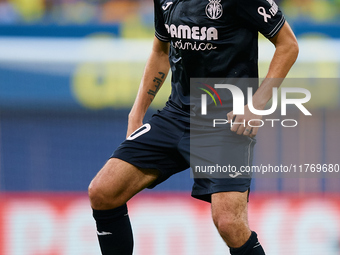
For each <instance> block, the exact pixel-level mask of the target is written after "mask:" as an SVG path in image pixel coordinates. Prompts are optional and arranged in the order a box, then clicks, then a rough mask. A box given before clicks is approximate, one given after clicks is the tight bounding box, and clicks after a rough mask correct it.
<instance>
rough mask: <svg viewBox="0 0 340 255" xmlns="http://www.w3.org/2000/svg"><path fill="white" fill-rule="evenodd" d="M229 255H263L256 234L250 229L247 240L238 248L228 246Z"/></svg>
mask: <svg viewBox="0 0 340 255" xmlns="http://www.w3.org/2000/svg"><path fill="white" fill-rule="evenodd" d="M230 254H231V255H265V253H264V250H263V248H262V246H261V244H260V243H259V241H258V240H257V234H256V233H255V232H254V231H252V232H251V235H250V237H249V239H248V241H247V242H246V243H245V244H244V245H242V246H241V247H240V248H230Z"/></svg>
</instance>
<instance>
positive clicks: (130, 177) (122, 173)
mask: <svg viewBox="0 0 340 255" xmlns="http://www.w3.org/2000/svg"><path fill="white" fill-rule="evenodd" d="M158 175H159V173H158V171H157V170H155V169H138V168H137V167H135V166H133V165H131V164H129V163H127V162H125V161H122V160H120V159H117V158H111V159H110V160H108V161H107V163H106V164H105V165H104V167H103V168H102V169H101V170H100V171H99V172H98V174H97V175H96V177H94V179H93V180H92V182H91V184H90V186H89V197H90V201H91V206H92V208H93V209H95V210H109V209H114V208H117V207H119V206H121V205H123V204H125V203H126V202H127V201H128V200H129V199H130V198H131V197H133V196H134V195H135V194H137V193H138V192H139V191H141V190H143V189H145V188H146V187H148V186H149V185H150V184H151V183H152V182H154V181H155V180H156V179H157V177H158Z"/></svg>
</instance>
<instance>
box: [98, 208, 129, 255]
mask: <svg viewBox="0 0 340 255" xmlns="http://www.w3.org/2000/svg"><path fill="white" fill-rule="evenodd" d="M93 218H94V219H95V220H96V224H97V236H98V240H99V244H100V249H101V251H102V254H103V255H131V254H132V250H133V236H132V229H131V224H130V219H129V216H128V213H127V206H126V204H124V205H122V206H120V207H117V208H115V209H112V210H93Z"/></svg>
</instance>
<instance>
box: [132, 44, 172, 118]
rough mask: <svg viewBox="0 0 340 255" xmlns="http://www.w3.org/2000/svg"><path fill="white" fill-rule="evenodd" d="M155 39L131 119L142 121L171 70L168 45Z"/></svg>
mask: <svg viewBox="0 0 340 255" xmlns="http://www.w3.org/2000/svg"><path fill="white" fill-rule="evenodd" d="M157 40H158V39H155V41H154V45H153V48H152V52H151V54H150V57H149V59H148V61H147V64H146V67H145V70H144V74H143V77H142V80H141V83H140V86H139V90H138V94H137V97H136V99H135V102H134V104H133V107H132V109H131V111H130V114H129V120H132V119H133V120H135V121H140V122H141V121H142V120H143V118H144V115H145V113H146V111H147V109H148V108H149V106H150V104H151V102H152V101H153V99H154V98H155V96H156V94H157V92H158V91H159V89H160V88H161V86H162V85H163V83H164V81H165V79H166V77H167V74H168V72H169V68H170V64H169V58H168V50H169V49H168V45H167V44H165V43H161V42H159V41H157Z"/></svg>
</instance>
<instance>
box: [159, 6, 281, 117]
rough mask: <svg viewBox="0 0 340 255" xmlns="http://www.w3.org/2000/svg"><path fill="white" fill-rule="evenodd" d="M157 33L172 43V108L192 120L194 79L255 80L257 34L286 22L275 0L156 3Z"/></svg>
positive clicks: (273, 30)
mask: <svg viewBox="0 0 340 255" xmlns="http://www.w3.org/2000/svg"><path fill="white" fill-rule="evenodd" d="M154 5H155V35H156V37H157V38H158V39H159V40H161V41H165V42H170V45H171V47H170V53H169V61H170V65H171V71H172V78H171V85H172V92H171V95H170V98H169V101H168V102H167V107H166V108H168V110H170V111H174V112H176V113H180V114H181V115H183V117H185V116H186V117H188V116H189V112H190V99H189V93H190V78H202V77H203V78H213V77H234V78H248V77H250V78H257V77H258V64H257V62H258V32H260V33H262V34H263V35H264V36H266V37H267V38H271V37H273V36H275V35H276V34H277V32H278V31H279V30H280V29H281V27H282V26H283V24H284V22H285V18H284V16H283V15H282V13H281V11H280V9H279V8H278V6H277V5H276V3H275V2H274V1H273V0H154Z"/></svg>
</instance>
